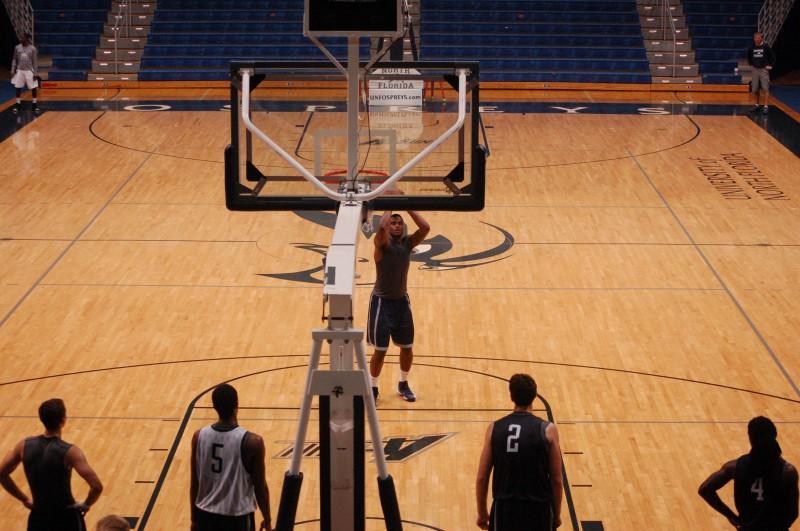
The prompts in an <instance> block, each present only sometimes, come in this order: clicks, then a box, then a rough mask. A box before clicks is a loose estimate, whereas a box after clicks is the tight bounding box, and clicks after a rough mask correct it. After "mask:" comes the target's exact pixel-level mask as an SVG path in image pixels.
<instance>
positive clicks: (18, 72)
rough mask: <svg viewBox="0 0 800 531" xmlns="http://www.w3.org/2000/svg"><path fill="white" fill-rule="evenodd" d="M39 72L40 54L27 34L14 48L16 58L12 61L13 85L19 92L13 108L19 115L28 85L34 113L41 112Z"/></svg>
mask: <svg viewBox="0 0 800 531" xmlns="http://www.w3.org/2000/svg"><path fill="white" fill-rule="evenodd" d="M38 70H39V58H38V52H37V51H36V46H34V45H33V44H32V43H31V34H30V33H26V34H25V35H23V36H22V39H21V40H20V43H19V44H17V46H16V47H15V48H14V57H13V59H12V60H11V83H12V84H13V85H14V88H15V89H16V91H17V102H16V103H15V104H14V106H13V107H12V111H13V112H14V113H18V112H19V111H20V110H21V108H22V88H23V87H25V86H26V85H27V87H28V88H29V89H30V90H31V95H32V96H33V112H39V106H38V105H37V103H36V89H37V88H38V87H39V81H38V78H37V74H36V73H37V72H38Z"/></svg>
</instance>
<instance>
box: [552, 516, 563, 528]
mask: <svg viewBox="0 0 800 531" xmlns="http://www.w3.org/2000/svg"><path fill="white" fill-rule="evenodd" d="M559 527H561V515H560V514H557V515H556V520H555V522H553V529H557V528H559Z"/></svg>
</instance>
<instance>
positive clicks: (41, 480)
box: [22, 435, 75, 511]
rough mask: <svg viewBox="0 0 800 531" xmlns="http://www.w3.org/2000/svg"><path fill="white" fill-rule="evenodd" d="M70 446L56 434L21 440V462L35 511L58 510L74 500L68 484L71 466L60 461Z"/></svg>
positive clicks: (71, 503)
mask: <svg viewBox="0 0 800 531" xmlns="http://www.w3.org/2000/svg"><path fill="white" fill-rule="evenodd" d="M71 447H72V445H71V444H69V443H67V442H64V441H62V440H61V439H60V438H58V437H45V436H44V435H39V436H37V437H29V438H27V439H25V447H24V449H23V453H22V464H23V467H24V469H25V477H26V478H27V479H28V484H29V485H30V487H31V493H32V494H33V508H34V510H35V511H60V510H63V509H64V508H66V507H69V506H70V505H73V504H74V503H75V498H73V497H72V489H71V487H70V478H71V475H72V468H71V467H68V466H67V465H65V464H64V457H65V456H66V454H67V451H69V449H70V448H71Z"/></svg>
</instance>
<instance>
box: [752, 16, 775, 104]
mask: <svg viewBox="0 0 800 531" xmlns="http://www.w3.org/2000/svg"><path fill="white" fill-rule="evenodd" d="M747 62H748V63H749V64H750V66H751V67H752V69H753V79H751V80H750V92H751V93H753V94H754V95H755V97H756V103H755V105H753V109H752V110H753V111H754V112H755V111H758V108H759V105H760V103H761V97H760V96H761V95H762V94H763V95H764V106H763V107H761V112H763V113H764V114H767V113H768V112H769V71H770V70H772V66H773V65H774V64H775V52H773V51H772V48H770V47H769V44H767V43H765V42H764V35H762V34H761V33H760V32H758V33H755V34H754V35H753V45H752V46H751V47H750V48H748V50H747Z"/></svg>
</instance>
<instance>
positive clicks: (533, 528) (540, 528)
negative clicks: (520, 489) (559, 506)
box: [489, 500, 555, 531]
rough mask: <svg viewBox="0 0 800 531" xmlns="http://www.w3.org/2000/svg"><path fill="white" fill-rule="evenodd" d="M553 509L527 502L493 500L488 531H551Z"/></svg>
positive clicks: (541, 504)
mask: <svg viewBox="0 0 800 531" xmlns="http://www.w3.org/2000/svg"><path fill="white" fill-rule="evenodd" d="M554 523H555V519H554V518H553V507H552V506H551V505H550V504H549V503H538V502H532V501H527V500H495V501H494V502H493V503H492V511H491V513H490V514H489V531H553V524H554Z"/></svg>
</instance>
